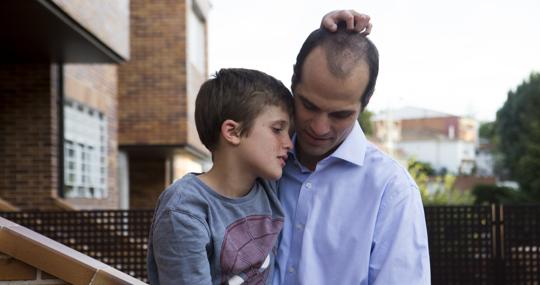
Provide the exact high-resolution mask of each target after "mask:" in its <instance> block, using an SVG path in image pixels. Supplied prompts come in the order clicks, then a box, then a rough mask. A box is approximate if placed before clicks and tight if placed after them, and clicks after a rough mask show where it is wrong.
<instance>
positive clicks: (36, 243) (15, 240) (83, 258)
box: [0, 217, 146, 285]
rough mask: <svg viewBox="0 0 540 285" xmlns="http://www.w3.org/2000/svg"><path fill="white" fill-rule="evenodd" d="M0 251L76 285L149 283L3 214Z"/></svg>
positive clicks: (0, 230)
mask: <svg viewBox="0 0 540 285" xmlns="http://www.w3.org/2000/svg"><path fill="white" fill-rule="evenodd" d="M0 252H2V253H4V254H6V255H8V256H10V257H13V258H15V259H17V260H19V261H21V262H23V263H26V264H29V265H31V266H33V267H35V268H37V269H40V270H42V271H44V272H47V273H49V274H51V275H54V276H56V277H57V278H59V279H61V280H63V281H66V282H68V283H71V284H74V285H79V284H81V285H82V284H111V285H114V284H135V285H139V284H140V285H142V284H146V283H144V282H142V281H140V280H138V279H136V278H134V277H132V276H130V275H128V274H125V273H123V272H121V271H119V270H116V269H114V268H113V267H111V266H108V265H106V264H104V263H102V262H100V261H98V260H96V259H93V258H91V257H89V256H87V255H84V254H82V253H80V252H78V251H76V250H74V249H72V248H69V247H67V246H65V245H63V244H61V243H58V242H56V241H54V240H52V239H49V238H47V237H45V236H43V235H40V234H38V233H36V232H34V231H31V230H29V229H27V228H25V227H23V226H20V225H18V224H15V223H13V222H11V221H8V220H6V219H4V218H2V217H0ZM0 262H1V261H0Z"/></svg>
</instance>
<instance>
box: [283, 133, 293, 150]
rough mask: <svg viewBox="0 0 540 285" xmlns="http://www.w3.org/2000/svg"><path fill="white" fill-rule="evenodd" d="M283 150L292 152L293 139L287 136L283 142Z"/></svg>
mask: <svg viewBox="0 0 540 285" xmlns="http://www.w3.org/2000/svg"><path fill="white" fill-rule="evenodd" d="M283 148H284V149H286V150H287V151H289V150H291V148H292V141H291V138H290V137H289V136H288V135H285V140H284V142H283Z"/></svg>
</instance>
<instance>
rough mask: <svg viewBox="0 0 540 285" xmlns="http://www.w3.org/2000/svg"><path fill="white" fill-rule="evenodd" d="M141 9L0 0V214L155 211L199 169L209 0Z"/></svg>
mask: <svg viewBox="0 0 540 285" xmlns="http://www.w3.org/2000/svg"><path fill="white" fill-rule="evenodd" d="M148 3H149V2H144V1H140V0H138V1H129V0H116V1H106V0H96V1H73V0H32V1H17V0H7V1H4V2H3V3H2V4H3V6H2V11H0V24H1V25H0V41H1V42H0V44H1V47H2V48H1V52H0V62H1V64H0V155H1V156H2V160H0V210H16V209H20V210H25V209H41V210H50V209H91V208H92V209H96V208H101V209H118V208H128V207H129V205H130V200H131V202H132V206H133V207H145V208H146V207H148V208H151V207H153V205H154V203H155V199H156V197H157V195H159V193H160V192H161V191H162V190H163V188H164V187H165V185H167V184H168V183H169V182H171V181H172V180H173V179H174V178H175V177H178V176H180V175H183V174H184V173H185V172H186V171H191V170H195V171H199V170H201V169H203V167H204V163H205V161H207V160H208V154H207V153H206V152H205V150H204V148H202V147H201V145H200V143H199V142H198V138H197V135H196V130H195V129H194V128H193V125H192V123H191V121H192V120H191V118H192V116H193V104H194V100H193V98H194V94H196V91H197V89H198V86H199V84H200V83H201V82H202V81H203V80H204V79H205V78H206V76H207V68H206V65H207V63H206V49H207V47H206V37H207V35H206V15H207V11H208V8H209V6H208V2H206V1H204V0H193V1H191V0H186V1H184V0H178V1H172V0H171V1H161V2H159V3H155V4H148ZM130 185H131V187H130ZM130 197H131V199H130ZM138 201H145V202H146V203H141V202H138Z"/></svg>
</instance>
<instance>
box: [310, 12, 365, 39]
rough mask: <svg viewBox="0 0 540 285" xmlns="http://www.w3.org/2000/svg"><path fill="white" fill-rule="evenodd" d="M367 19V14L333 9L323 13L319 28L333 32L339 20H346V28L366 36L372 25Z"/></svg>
mask: <svg viewBox="0 0 540 285" xmlns="http://www.w3.org/2000/svg"><path fill="white" fill-rule="evenodd" d="M369 20H370V18H369V16H368V15H366V14H361V13H358V12H356V11H354V10H335V11H332V12H330V13H328V14H326V15H324V17H323V19H322V21H321V28H325V29H326V30H328V31H330V32H335V31H336V30H337V24H338V23H339V22H346V23H347V30H350V31H353V30H354V31H357V32H359V33H361V34H363V35H366V36H367V35H369V33H371V27H372V25H371V23H370V22H369Z"/></svg>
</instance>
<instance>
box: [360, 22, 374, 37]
mask: <svg viewBox="0 0 540 285" xmlns="http://www.w3.org/2000/svg"><path fill="white" fill-rule="evenodd" d="M372 27H373V25H372V24H371V23H368V26H367V27H366V29H365V30H364V31H363V32H361V33H362V34H363V35H365V36H367V35H369V34H370V33H371V28H372Z"/></svg>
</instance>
